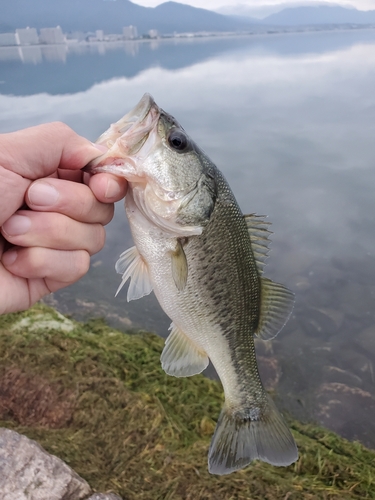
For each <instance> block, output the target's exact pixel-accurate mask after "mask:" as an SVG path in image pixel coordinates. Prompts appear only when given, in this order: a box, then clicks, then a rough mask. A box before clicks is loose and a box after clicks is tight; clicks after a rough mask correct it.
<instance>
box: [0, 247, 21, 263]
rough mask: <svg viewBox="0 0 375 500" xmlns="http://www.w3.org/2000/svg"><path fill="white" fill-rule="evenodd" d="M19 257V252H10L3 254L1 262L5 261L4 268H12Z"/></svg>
mask: <svg viewBox="0 0 375 500" xmlns="http://www.w3.org/2000/svg"><path fill="white" fill-rule="evenodd" d="M17 257H18V252H17V250H9V251H8V252H5V253H4V254H3V256H2V258H1V260H2V261H3V264H4V266H11V265H12V264H13V263H14V262H15V261H16V259H17Z"/></svg>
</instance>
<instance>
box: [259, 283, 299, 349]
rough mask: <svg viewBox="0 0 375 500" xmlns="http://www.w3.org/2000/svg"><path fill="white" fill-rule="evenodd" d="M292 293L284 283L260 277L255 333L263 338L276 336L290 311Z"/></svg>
mask: <svg viewBox="0 0 375 500" xmlns="http://www.w3.org/2000/svg"><path fill="white" fill-rule="evenodd" d="M293 305H294V293H293V292H291V291H290V290H289V289H288V288H286V287H285V286H284V285H280V283H275V282H274V281H271V280H270V279H268V278H260V314H259V324H258V328H257V329H256V331H255V332H254V333H255V335H256V336H257V337H259V338H261V339H263V340H270V339H273V338H274V337H276V335H277V334H278V333H279V331H280V330H281V329H282V328H283V326H284V325H285V323H286V322H287V321H288V319H289V316H290V315H291V313H292V310H293Z"/></svg>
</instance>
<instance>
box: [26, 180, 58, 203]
mask: <svg viewBox="0 0 375 500" xmlns="http://www.w3.org/2000/svg"><path fill="white" fill-rule="evenodd" d="M28 197H29V201H30V203H32V204H33V205H37V206H44V207H45V206H47V207H49V206H51V205H55V204H56V202H57V200H58V199H59V192H58V191H57V189H56V188H55V187H54V186H52V185H51V184H49V183H48V182H43V181H38V182H34V183H33V184H31V186H30V187H29V190H28Z"/></svg>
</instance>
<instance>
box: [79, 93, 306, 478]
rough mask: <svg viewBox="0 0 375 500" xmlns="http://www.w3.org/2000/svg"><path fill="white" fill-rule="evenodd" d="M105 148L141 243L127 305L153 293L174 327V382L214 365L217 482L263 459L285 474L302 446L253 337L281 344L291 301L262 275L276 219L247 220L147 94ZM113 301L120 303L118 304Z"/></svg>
mask: <svg viewBox="0 0 375 500" xmlns="http://www.w3.org/2000/svg"><path fill="white" fill-rule="evenodd" d="M96 142H97V144H101V145H105V146H106V147H107V148H108V151H107V152H106V153H104V154H103V155H102V156H100V157H99V158H97V159H95V160H93V161H92V162H90V163H89V164H88V165H87V166H86V168H85V170H86V171H88V172H90V173H92V174H95V173H99V172H108V173H112V174H114V175H117V176H123V177H125V178H126V179H127V180H128V186H129V188H128V193H127V195H126V198H125V211H126V215H127V218H128V221H129V225H130V229H131V233H132V237H133V240H134V243H135V245H134V246H133V247H131V248H130V249H128V250H126V251H125V252H124V253H122V254H121V256H120V258H119V260H118V261H117V263H116V271H117V272H118V273H119V274H121V275H122V281H121V284H120V286H119V289H118V290H117V293H118V292H119V291H120V289H121V288H122V286H123V285H124V284H125V283H126V282H127V281H128V280H129V279H130V283H129V287H128V292H127V299H128V301H130V300H135V299H139V298H141V297H143V296H145V295H147V294H149V293H151V292H152V291H153V292H154V293H155V295H156V298H157V300H158V302H159V304H160V306H161V307H162V309H163V310H164V311H165V312H166V314H167V315H168V316H169V318H170V319H171V320H172V323H171V326H170V333H169V336H168V337H167V339H166V341H165V345H164V349H163V351H162V354H161V365H162V368H163V369H164V371H165V372H166V373H167V374H169V375H172V376H175V377H190V376H192V375H195V374H198V373H201V372H202V371H203V370H205V368H207V366H208V364H209V361H211V362H212V364H213V366H214V367H215V369H216V372H217V374H218V376H219V378H220V381H221V383H222V386H223V390H224V395H225V401H224V404H223V407H222V410H221V413H220V415H219V418H218V420H217V424H216V428H215V431H214V434H213V437H212V440H211V444H210V447H209V452H208V469H209V472H210V473H211V474H217V475H224V474H229V473H231V472H234V471H236V470H239V469H242V468H244V467H246V466H247V465H249V464H250V463H251V462H252V461H253V460H255V459H258V460H261V461H264V462H267V463H269V464H272V465H275V466H288V465H290V464H292V463H293V462H295V461H296V460H297V459H298V450H297V446H296V443H295V440H294V438H293V436H292V434H291V432H290V430H289V428H288V426H287V424H286V422H285V420H284V418H283V417H282V415H281V413H280V412H279V411H278V409H277V408H276V405H275V404H274V402H273V400H272V399H271V397H270V396H269V395H268V393H267V392H266V391H265V389H264V387H263V384H262V382H261V379H260V375H259V372H258V366H257V361H256V354H255V344H254V337H258V338H261V339H264V340H269V339H272V338H274V337H275V336H276V335H277V334H278V332H279V331H280V330H281V329H282V328H283V326H284V325H285V323H286V322H287V320H288V318H289V316H290V314H291V311H292V309H293V304H294V294H293V292H291V291H290V290H288V289H287V288H286V287H285V286H283V285H281V284H279V283H275V282H273V281H271V280H270V279H268V278H266V277H265V276H263V271H264V265H265V260H266V258H267V255H268V244H269V241H270V240H269V236H270V230H269V222H267V221H266V220H265V217H263V216H258V215H256V214H250V215H243V214H242V212H241V209H240V207H239V205H238V203H237V201H236V199H235V197H234V194H233V193H232V190H231V188H230V187H229V184H228V182H227V181H226V179H225V178H224V176H223V174H222V173H221V172H220V170H219V169H218V168H217V167H216V166H215V165H214V163H213V162H212V161H211V160H210V159H209V157H208V156H207V155H206V154H205V153H204V151H203V150H202V149H201V148H200V147H199V146H198V145H197V144H196V143H195V142H194V141H193V140H192V139H191V138H190V136H189V135H188V134H187V133H186V131H185V130H184V129H183V127H182V126H181V125H180V124H179V123H178V122H177V120H176V119H175V118H174V117H173V116H171V115H170V114H168V113H166V112H165V111H164V110H163V109H161V108H160V107H159V106H158V105H157V104H156V103H155V101H154V99H153V98H152V97H151V95H149V94H145V95H144V96H143V97H142V99H141V100H140V102H139V103H138V104H137V105H136V107H135V108H134V109H133V110H131V111H130V112H129V113H127V114H126V115H125V116H124V117H123V118H122V119H120V120H119V121H118V122H116V123H114V124H112V125H111V126H110V128H109V129H108V130H107V131H106V132H104V133H103V134H102V135H101V136H100V137H99V139H98V140H97V141H96ZM117 293H116V295H117Z"/></svg>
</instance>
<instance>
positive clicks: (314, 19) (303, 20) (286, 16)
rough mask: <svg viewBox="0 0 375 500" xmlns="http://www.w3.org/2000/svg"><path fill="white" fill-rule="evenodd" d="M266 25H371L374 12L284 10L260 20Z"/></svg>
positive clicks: (320, 7) (330, 8) (328, 8)
mask: <svg viewBox="0 0 375 500" xmlns="http://www.w3.org/2000/svg"><path fill="white" fill-rule="evenodd" d="M262 23H263V24H267V25H282V26H293V25H307V24H310V25H311V24H372V23H375V10H370V11H361V10H357V9H346V8H344V7H337V6H323V5H318V6H316V7H295V8H289V9H284V10H282V11H281V12H278V13H276V14H271V15H270V16H267V17H266V18H264V19H262Z"/></svg>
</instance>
